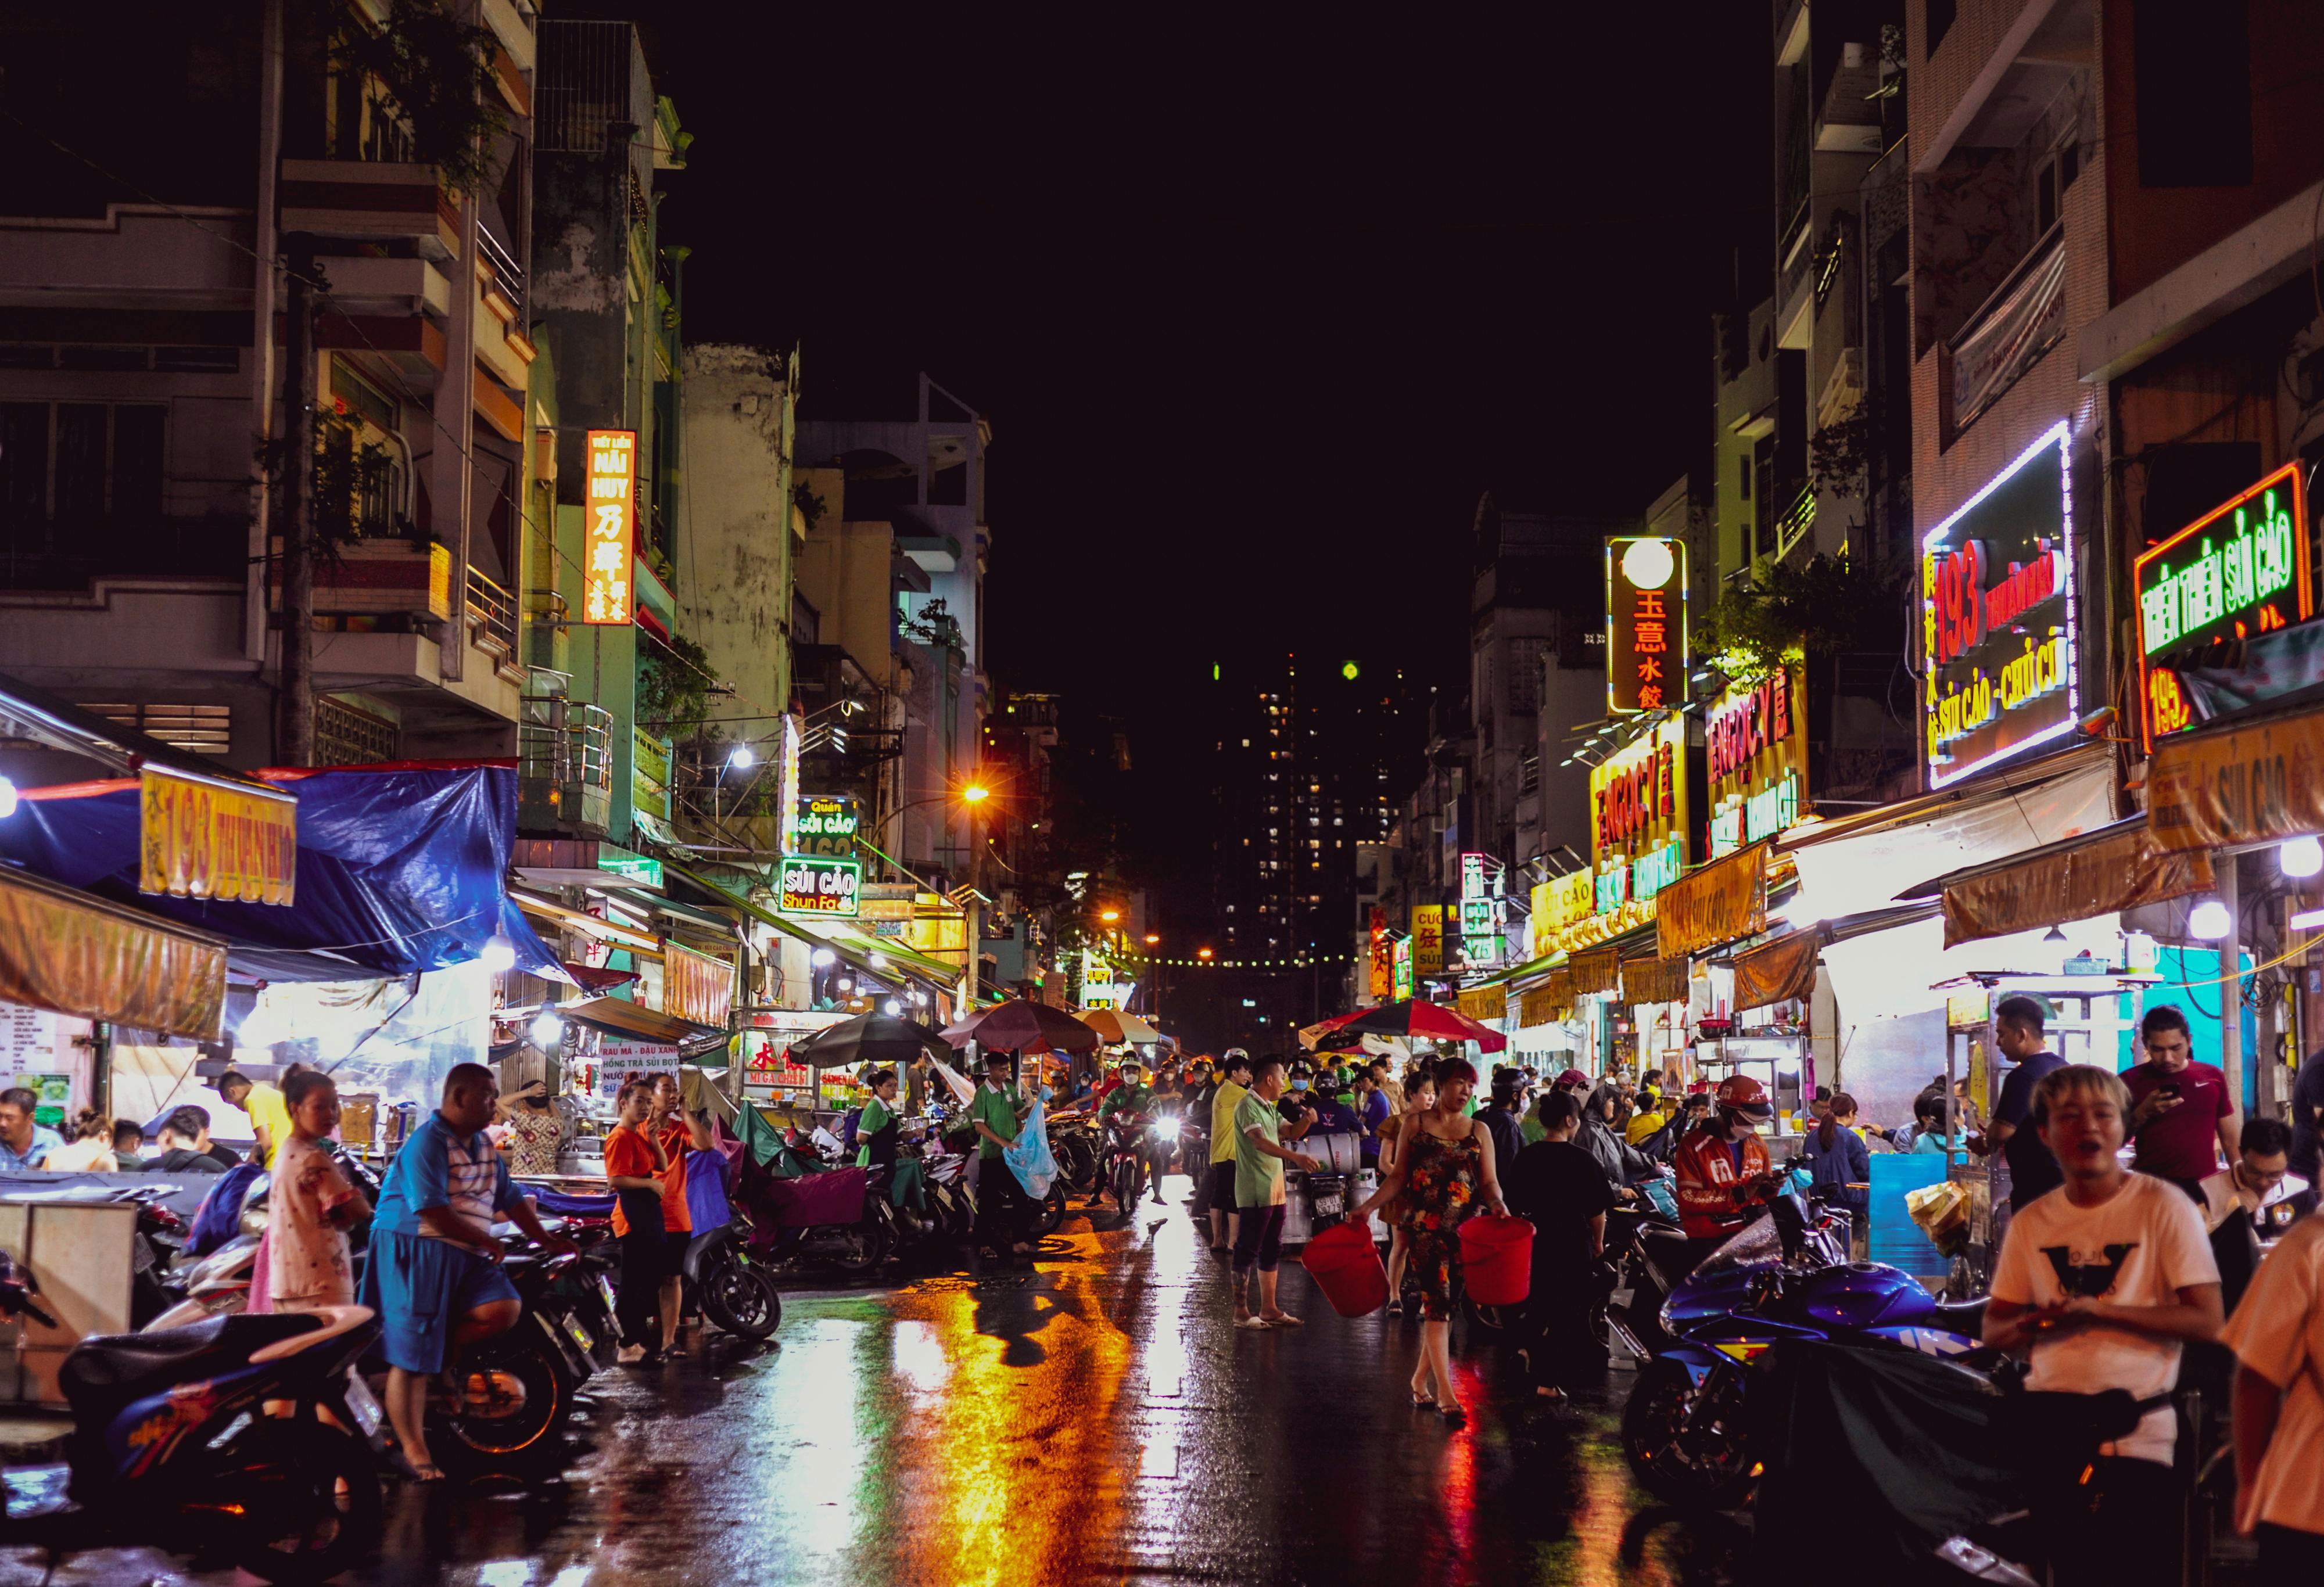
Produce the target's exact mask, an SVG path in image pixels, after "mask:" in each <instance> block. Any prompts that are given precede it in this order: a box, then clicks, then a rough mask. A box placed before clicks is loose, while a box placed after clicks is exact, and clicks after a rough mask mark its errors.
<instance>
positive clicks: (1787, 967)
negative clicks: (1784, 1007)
mask: <svg viewBox="0 0 2324 1587" xmlns="http://www.w3.org/2000/svg"><path fill="white" fill-rule="evenodd" d="M1823 944H1824V934H1823V929H1822V927H1810V928H1809V929H1807V930H1805V931H1794V932H1792V933H1790V934H1789V935H1788V936H1784V937H1777V938H1775V940H1774V941H1773V942H1763V943H1761V944H1760V945H1759V946H1757V947H1755V948H1750V949H1748V950H1746V951H1745V952H1743V953H1740V954H1738V955H1736V956H1735V1007H1736V1008H1737V1009H1738V1010H1742V1009H1764V1008H1766V1006H1767V1005H1768V1004H1770V1003H1780V1002H1784V1001H1788V1000H1790V999H1792V998H1800V997H1805V996H1807V994H1808V993H1809V992H1812V991H1813V990H1814V988H1815V972H1816V955H1817V954H1819V953H1821V951H1822V950H1823Z"/></svg>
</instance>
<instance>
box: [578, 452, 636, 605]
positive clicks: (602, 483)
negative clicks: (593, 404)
mask: <svg viewBox="0 0 2324 1587" xmlns="http://www.w3.org/2000/svg"><path fill="white" fill-rule="evenodd" d="M587 480H588V492H589V494H588V498H587V500H586V503H584V504H583V506H582V509H581V511H582V514H583V516H582V523H581V537H582V556H581V621H582V622H584V623H631V622H634V621H636V619H635V616H634V610H635V604H634V603H633V602H632V599H631V592H630V558H631V549H630V547H631V530H632V501H633V500H634V496H633V494H632V493H634V492H635V490H636V489H637V483H638V436H637V431H635V430H631V429H593V430H591V431H590V432H589V466H588V469H587Z"/></svg>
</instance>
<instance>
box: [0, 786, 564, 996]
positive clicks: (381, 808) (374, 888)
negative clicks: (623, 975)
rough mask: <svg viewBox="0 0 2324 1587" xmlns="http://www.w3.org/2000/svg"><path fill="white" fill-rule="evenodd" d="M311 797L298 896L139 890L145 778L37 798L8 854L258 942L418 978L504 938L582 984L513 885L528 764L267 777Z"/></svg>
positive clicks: (4, 855)
mask: <svg viewBox="0 0 2324 1587" xmlns="http://www.w3.org/2000/svg"><path fill="white" fill-rule="evenodd" d="M258 775H259V776H261V777H262V778H263V779H264V780H267V781H269V782H272V783H273V784H274V785H275V786H277V787H279V788H281V789H284V790H285V791H286V792H289V793H292V794H295V795H296V796H297V797H298V800H299V860H298V880H297V889H296V893H295V897H296V900H297V901H296V902H294V903H292V904H289V905H277V904H258V903H242V902H232V903H223V902H218V901H217V900H202V899H180V898H169V897H165V896H161V895H157V894H152V893H143V892H140V891H138V890H137V875H138V860H139V848H138V844H139V836H138V816H139V804H138V791H137V785H136V784H135V783H134V782H121V783H93V784H81V785H78V787H75V788H71V789H27V790H25V791H24V794H23V802H22V803H21V804H19V805H18V807H17V809H16V814H15V815H14V817H11V818H10V819H8V820H7V821H5V822H0V861H5V862H7V863H14V864H19V865H22V866H23V868H24V869H25V870H27V871H30V872H33V873H34V874H36V875H41V876H45V877H47V878H49V879H50V880H51V881H60V882H63V883H64V884H65V885H67V886H69V887H78V888H84V889H87V890H88V891H90V892H93V893H96V894H98V895H99V896H101V897H105V898H110V899H115V900H119V901H121V902H123V903H125V904H129V905H132V906H134V907H135V908H137V909H144V910H146V911H148V912H150V913H152V914H155V915H160V916H163V917H166V918H170V919H172V920H179V921H182V922H183V923H185V924H186V925H189V926H194V927H200V928H201V929H203V930H205V931H210V932H215V933H217V935H218V936H220V937H226V938H227V939H228V940H229V941H231V942H234V943H236V944H240V945H244V946H251V947H256V948H277V949H294V950H298V951H301V952H308V953H316V952H327V953H332V954H336V955H339V956H341V957H343V958H345V959H346V960H348V961H349V962H350V963H351V964H355V965H359V966H361V967H362V970H363V971H366V972H369V973H373V974H381V975H409V974H411V973H415V972H418V971H423V970H440V969H443V968H446V967H447V966H448V965H452V964H466V963H467V962H468V961H469V960H471V959H474V958H475V957H476V956H477V955H479V954H480V953H481V952H482V951H483V949H484V944H485V943H486V942H487V941H488V940H489V939H490V938H492V937H494V936H500V937H506V938H507V939H508V940H509V942H510V943H511V944H512V945H513V946H514V947H515V949H516V963H517V966H518V967H519V968H520V969H524V970H530V971H531V972H532V973H535V974H537V975H546V976H549V978H551V979H554V980H558V981H566V980H569V979H570V977H569V976H568V975H567V973H566V972H565V970H564V967H563V966H562V965H560V964H558V961H557V956H556V955H554V954H552V953H551V952H549V948H548V947H547V946H546V945H544V944H543V943H542V942H541V940H540V938H539V937H538V936H537V935H536V934H535V933H534V931H533V929H532V927H531V926H530V923H528V922H527V921H526V919H525V918H524V916H523V915H522V914H521V912H520V911H519V910H518V909H517V907H516V905H515V904H514V903H513V902H512V901H511V900H510V899H509V896H508V890H507V880H506V879H507V875H508V866H509V853H510V849H511V845H512V843H513V841H514V838H515V834H516V769H515V767H514V766H513V765H512V764H510V763H508V762H505V761H422V762H399V763H396V764H392V765H386V766H363V767H341V768H337V769H334V770H321V771H280V770H274V771H263V772H260V773H259V774H258Z"/></svg>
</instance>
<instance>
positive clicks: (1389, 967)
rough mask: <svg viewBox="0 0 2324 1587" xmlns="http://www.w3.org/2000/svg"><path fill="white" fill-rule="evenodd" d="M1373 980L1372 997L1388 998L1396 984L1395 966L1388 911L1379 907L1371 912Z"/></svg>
mask: <svg viewBox="0 0 2324 1587" xmlns="http://www.w3.org/2000/svg"><path fill="white" fill-rule="evenodd" d="M1370 925H1371V978H1370V981H1369V986H1370V988H1371V994H1372V996H1374V997H1376V998H1379V997H1386V996H1388V991H1389V988H1390V987H1392V986H1393V985H1394V984H1395V964H1393V962H1392V961H1391V960H1390V958H1389V956H1388V911H1387V910H1386V909H1380V908H1379V906H1378V905H1375V906H1373V909H1372V912H1371V922H1370Z"/></svg>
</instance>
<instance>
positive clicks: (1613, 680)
mask: <svg viewBox="0 0 2324 1587" xmlns="http://www.w3.org/2000/svg"><path fill="white" fill-rule="evenodd" d="M1686 669H1687V651H1686V542H1685V541H1683V540H1663V539H1659V538H1655V537H1640V538H1629V539H1623V540H1608V541H1607V542H1606V708H1607V709H1608V710H1609V711H1612V712H1615V713H1623V712H1631V711H1659V710H1662V709H1663V708H1664V707H1665V706H1677V705H1683V704H1684V703H1685V700H1686Z"/></svg>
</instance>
